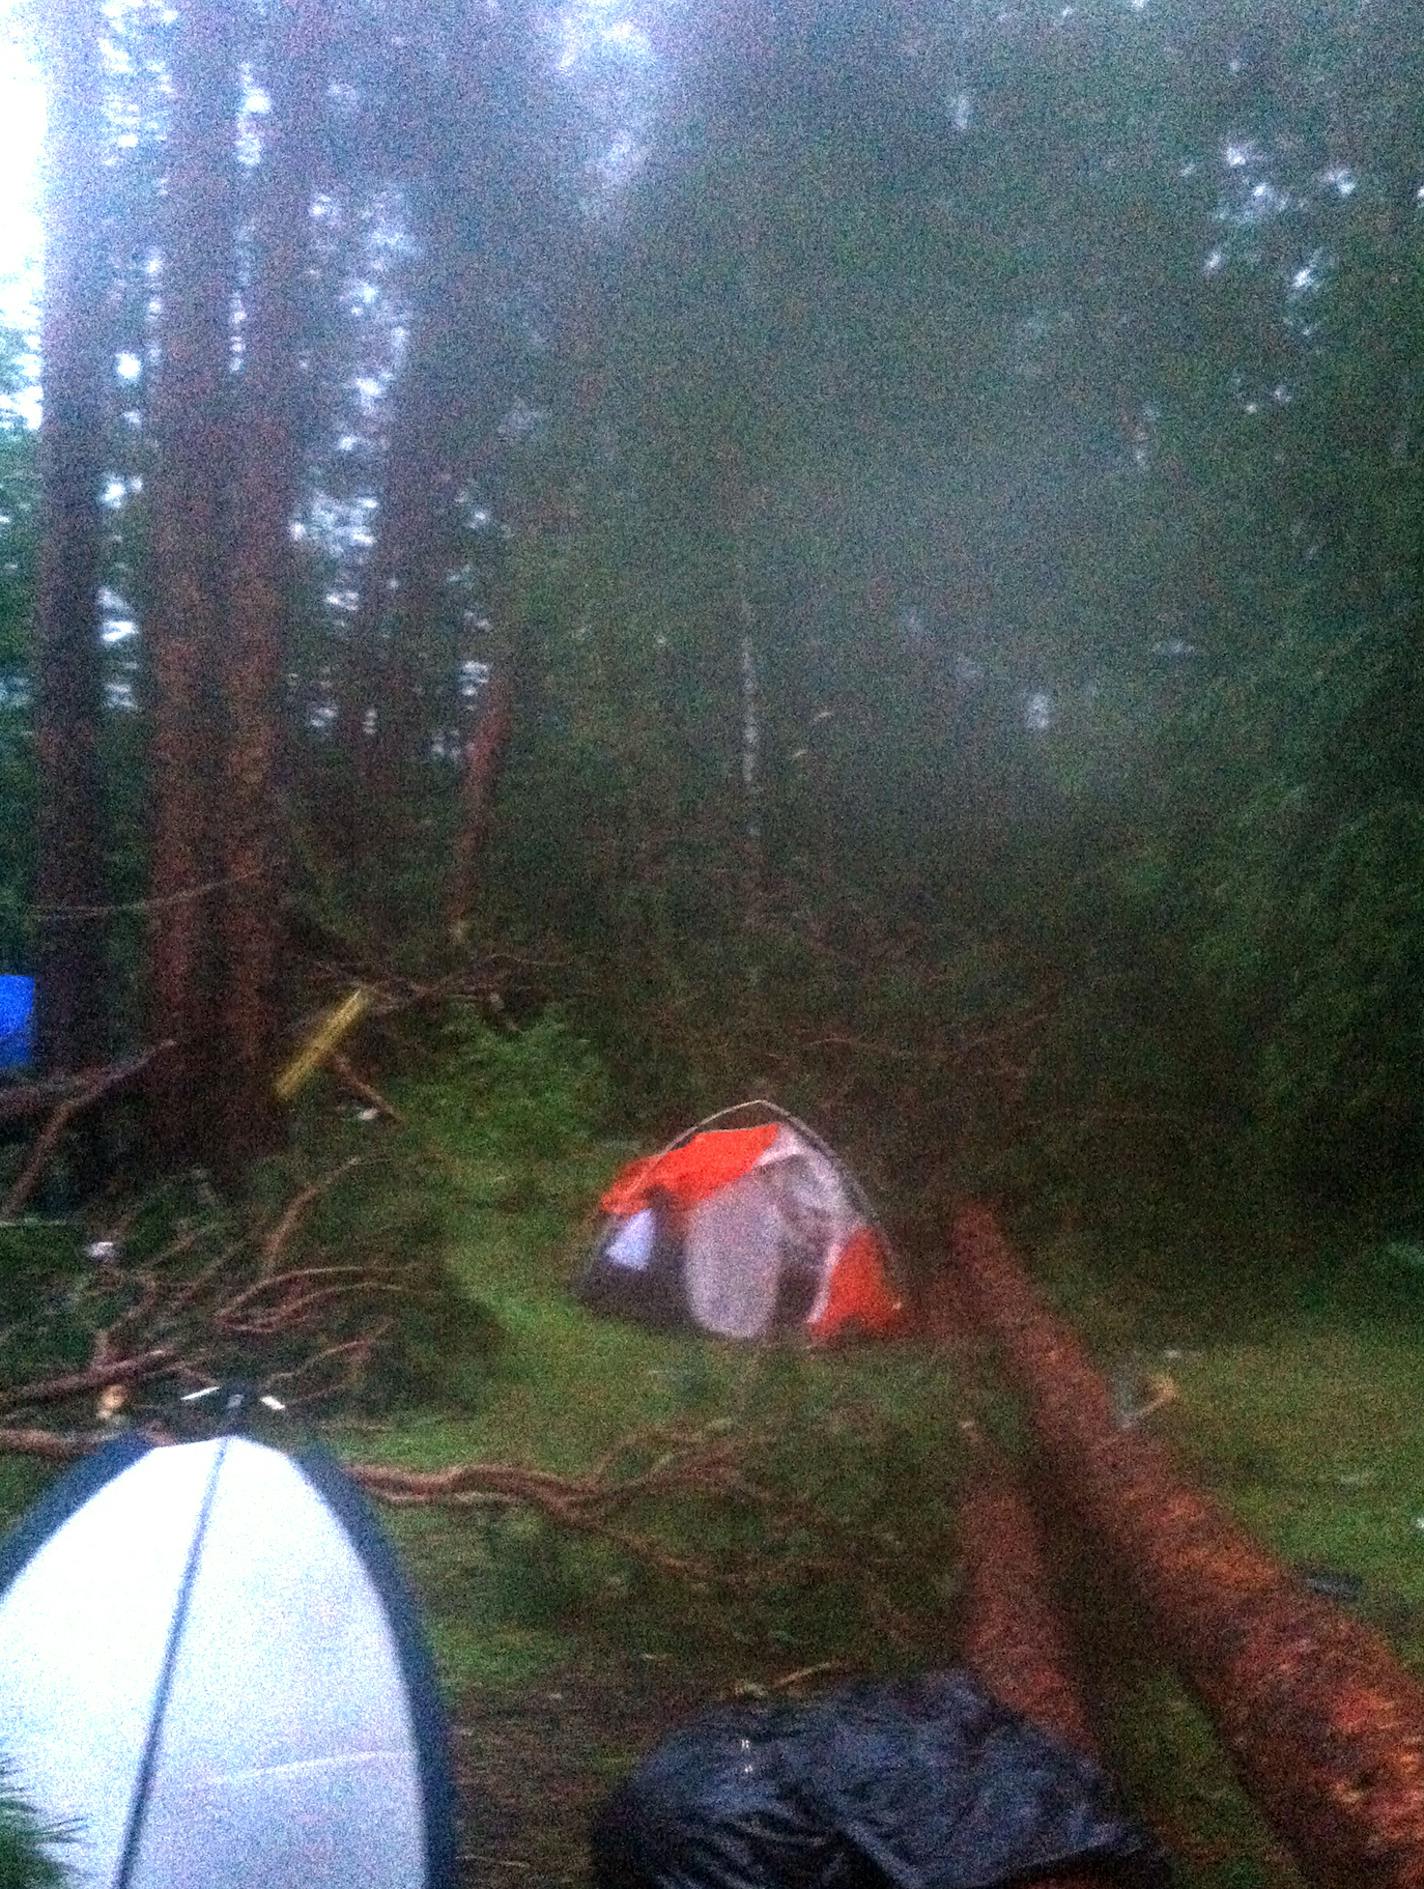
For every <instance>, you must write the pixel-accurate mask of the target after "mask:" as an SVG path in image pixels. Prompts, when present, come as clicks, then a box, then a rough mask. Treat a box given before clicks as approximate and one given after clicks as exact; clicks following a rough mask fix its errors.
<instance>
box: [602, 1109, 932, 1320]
mask: <svg viewBox="0 0 1424 1889" xmlns="http://www.w3.org/2000/svg"><path fill="white" fill-rule="evenodd" d="M734 1123H735V1124H736V1125H735V1126H734V1125H733V1124H734ZM600 1207H601V1209H602V1214H601V1218H600V1220H599V1224H598V1228H597V1231H596V1233H595V1236H594V1244H593V1251H592V1253H591V1255H590V1257H589V1259H588V1262H587V1264H586V1265H585V1267H584V1270H583V1273H582V1275H581V1277H580V1279H579V1281H578V1284H577V1286H576V1288H575V1290H576V1291H577V1293H578V1296H579V1297H580V1298H581V1299H582V1300H583V1301H584V1303H585V1304H587V1305H589V1306H591V1307H592V1308H594V1309H596V1310H598V1311H606V1312H613V1313H616V1314H618V1315H620V1316H623V1317H627V1318H635V1319H640V1320H642V1321H643V1322H645V1323H648V1324H655V1325H664V1326H691V1327H692V1328H693V1329H695V1330H699V1331H704V1332H708V1333H711V1334H713V1335H715V1336H717V1337H721V1338H745V1339H766V1338H773V1337H800V1338H803V1339H805V1340H807V1341H809V1342H811V1343H820V1344H825V1343H829V1342H831V1341H834V1340H838V1339H844V1338H848V1337H851V1336H871V1337H887V1336H889V1335H891V1334H893V1333H894V1332H896V1331H898V1330H900V1329H901V1328H902V1326H903V1324H904V1321H905V1302H904V1298H903V1296H902V1294H901V1291H900V1289H899V1287H898V1285H897V1284H896V1281H895V1276H894V1266H893V1261H892V1258H891V1254H890V1248H889V1243H888V1241H887V1240H886V1238H885V1235H884V1233H883V1232H882V1230H881V1228H880V1226H879V1224H878V1223H877V1221H876V1219H875V1215H874V1213H873V1212H872V1211H871V1208H870V1206H869V1204H868V1202H867V1201H866V1198H865V1195H864V1194H863V1193H862V1191H861V1189H860V1187H859V1186H858V1185H857V1183H856V1181H855V1180H854V1178H853V1177H852V1175H851V1174H850V1173H849V1171H848V1170H847V1169H846V1168H845V1167H844V1166H843V1165H842V1163H841V1162H840V1161H839V1160H838V1159H837V1158H836V1156H835V1155H834V1154H832V1153H831V1151H830V1149H829V1148H828V1147H827V1146H826V1145H825V1143H824V1142H823V1141H822V1140H821V1139H820V1138H819V1136H817V1135H815V1134H813V1133H812V1131H811V1130H810V1129H809V1128H807V1127H806V1125H805V1123H804V1122H799V1121H797V1120H796V1118H795V1117H794V1116H791V1115H788V1114H786V1113H785V1111H784V1110H782V1109H779V1108H777V1107H776V1105H775V1104H774V1103H770V1102H760V1101H758V1102H741V1103H738V1104H737V1105H736V1106H735V1107H734V1108H730V1109H723V1110H722V1111H721V1112H720V1113H719V1114H717V1115H713V1116H709V1118H708V1119H707V1120H706V1121H705V1122H700V1123H699V1124H698V1125H697V1127H696V1128H693V1129H690V1130H689V1131H688V1132H687V1133H686V1134H685V1135H682V1136H680V1137H679V1139H678V1140H676V1141H674V1142H672V1143H671V1144H670V1145H669V1146H668V1147H666V1148H664V1149H663V1150H662V1151H661V1152H660V1153H658V1154H654V1155H648V1156H644V1157H643V1158H642V1159H641V1160H638V1161H635V1162H633V1163H632V1165H631V1166H630V1167H627V1168H625V1169H624V1170H623V1171H622V1173H621V1174H619V1175H618V1176H617V1177H616V1178H615V1179H614V1181H613V1183H612V1185H611V1186H610V1187H609V1188H608V1190H607V1192H606V1193H605V1194H604V1196H603V1198H602V1200H601V1202H600Z"/></svg>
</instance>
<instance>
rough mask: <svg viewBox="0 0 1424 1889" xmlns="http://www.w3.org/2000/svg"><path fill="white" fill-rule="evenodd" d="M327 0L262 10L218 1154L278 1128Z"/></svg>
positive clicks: (230, 688) (231, 630) (226, 646)
mask: <svg viewBox="0 0 1424 1889" xmlns="http://www.w3.org/2000/svg"><path fill="white" fill-rule="evenodd" d="M328 17H329V14H328V8H327V6H326V0H287V4H285V5H284V6H282V7H279V8H277V9H275V11H274V13H273V16H272V18H273V36H272V41H271V44H270V47H269V59H268V68H269V69H268V72H267V74H266V79H267V89H268V93H269V95H270V97H271V100H272V111H271V116H270V117H269V119H268V120H267V123H266V127H265V129H264V138H263V151H262V162H261V166H260V169H259V172H258V188H259V192H260V199H259V208H258V215H257V227H256V230H255V235H254V259H253V276H252V285H251V290H250V294H249V298H248V315H247V323H246V327H245V330H244V333H245V338H246V351H245V354H244V360H243V370H242V375H241V379H240V382H239V394H238V404H239V413H240V418H241V427H240V434H239V442H240V451H239V457H238V460H237V464H236V468H235V479H234V493H233V508H232V516H233V557H232V593H231V606H230V609H229V611H228V616H227V623H226V628H225V634H224V636H223V639H222V642H221V651H220V659H221V680H222V692H223V700H224V707H225V710H226V718H225V719H226V727H227V747H226V753H225V757H224V771H223V787H222V796H221V827H222V861H221V863H222V877H223V879H224V880H225V882H226V888H225V891H224V894H223V898H222V903H221V936H222V947H223V973H224V984H223V1012H224V1015H223V1025H224V1028H223V1039H222V1040H223V1051H224V1055H223V1071H222V1082H221V1085H220V1093H221V1096H222V1134H221V1142H222V1148H223V1152H224V1156H225V1157H226V1158H227V1159H229V1160H231V1159H235V1158H238V1157H240V1156H242V1155H243V1154H245V1153H249V1152H251V1151H252V1150H254V1149H255V1148H258V1147H261V1146H263V1145H266V1144H268V1143H270V1142H271V1141H272V1140H273V1139H274V1138H275V1137H276V1134H277V1109H276V1105H275V1103H274V1101H273V1098H272V1089H271V1079H272V1074H273V1070H274V1068H275V1065H276V1061H277V1053H278V1034H279V1001H278V999H279V989H278V985H279V977H278V966H279V962H280V940H281V928H280V880H281V864H282V852H281V844H280V840H279V831H278V823H277V801H276V796H277V788H278V777H279V767H280V750H281V726H282V715H281V705H282V676H283V664H284V658H285V653H286V650H287V646H288V637H287V618H288V609H289V604H290V598H291V578H292V572H291V543H292V540H291V524H292V516H293V513H294V511H295V508H296V502H297V491H298V484H299V478H300V462H301V454H302V446H303V437H302V435H303V429H302V426H301V423H300V418H299V415H300V412H301V405H302V385H303V374H302V368H301V360H300V356H301V344H302V329H303V314H304V302H305V297H304V295H303V288H304V285H305V283H306V280H307V274H308V269H309V266H310V260H311V202H312V195H313V192H314V189H315V186H316V178H317V170H318V160H319V150H318V143H319V138H320V132H321V122H322V106H323V99H324V96H325V86H326V68H327V49H326V31H327V25H326V23H327V20H328Z"/></svg>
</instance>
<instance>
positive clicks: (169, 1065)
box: [144, 0, 237, 1160]
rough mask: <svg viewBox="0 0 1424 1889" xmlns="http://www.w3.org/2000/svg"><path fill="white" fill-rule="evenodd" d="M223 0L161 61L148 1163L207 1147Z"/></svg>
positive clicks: (225, 348) (225, 245)
mask: <svg viewBox="0 0 1424 1889" xmlns="http://www.w3.org/2000/svg"><path fill="white" fill-rule="evenodd" d="M234 17H235V16H234V13H233V10H232V8H231V7H230V5H229V4H228V0H189V4H188V5H187V6H185V7H184V9H183V10H182V12H181V14H180V15H179V21H178V26H177V29H176V44H175V48H174V55H173V89H174V101H173V116H172V121H171V124H170V127H169V132H168V165H167V180H166V181H167V195H166V201H165V228H164V242H163V276H162V281H161V297H162V308H161V313H160V322H159V329H160V339H161V358H160V361H159V368H158V377H157V383H156V387H155V392H154V407H153V431H154V436H155V443H156V448H157V462H156V465H155V468H154V474H153V479H152V491H153V507H152V532H151V553H150V555H151V572H152V575H151V599H152V601H151V607H150V610H149V614H148V618H147V621H146V623H145V626H144V629H145V638H146V644H147V650H148V657H149V664H150V669H151V683H152V698H153V700H152V709H153V726H152V738H151V742H150V766H151V770H152V775H151V778H152V790H151V799H152V826H151V834H150V845H151V857H150V863H149V889H150V898H151V900H152V916H151V923H150V927H149V937H148V949H149V979H150V1002H151V1005H152V1008H153V1011H154V1019H153V1029H152V1035H153V1036H154V1037H155V1039H157V1038H172V1039H173V1042H174V1047H173V1050H172V1051H171V1052H170V1054H168V1055H167V1056H165V1057H163V1058H161V1059H160V1060H159V1062H158V1063H157V1064H156V1065H155V1077H154V1091H153V1103H154V1107H153V1120H152V1135H153V1142H154V1148H155V1153H156V1154H157V1155H158V1157H159V1158H160V1159H166V1160H181V1159H187V1158H191V1157H192V1156H193V1155H195V1154H197V1153H199V1152H201V1151H203V1149H204V1148H205V1146H206V1145H207V1143H208V1140H209V1129H210V1102H209V1098H210V1096H211V1094H212V1093H213V1091H214V1089H215V1087H216V1084H215V1083H214V1081H213V1074H214V1071H213V1067H212V1054H211V1052H212V1050H213V1047H214V1045H215V1043H216V1040H217V1039H216V1029H215V1022H216V1019H215V1016H214V999H215V989H214V977H213V947H214V938H215V929H216V927H215V911H216V900H215V895H216V893H217V891H218V884H217V881H218V878H219V875H220V860H219V855H218V851H217V847H216V843H215V840H216V836H215V831H214V810H213V787H214V779H215V772H216V768H217V766H218V760H219V755H220V751H221V746H222V735H223V729H222V724H221V720H220V713H219V706H218V703H217V700H216V693H215V689H214V678H215V674H216V665H217V648H218V642H219V637H220V634H221V630H222V627H223V626H222V612H223V609H224V606H225V604H226V601H227V596H228V586H227V583H226V581H225V576H226V564H227V558H226V555H225V554H226V544H225V533H226V519H225V515H224V513H225V508H224V505H223V492H224V485H225V474H226V469H227V466H228V464H229V462H230V457H231V452H232V434H231V425H230V412H229V399H230V382H231V326H230V323H231V296H232V290H233V283H234V256H235V238H234V224H235V201H234V179H233V165H234V149H233V145H234V128H235V123H236V85H237V64H236V57H235V48H234V44H233V22H234Z"/></svg>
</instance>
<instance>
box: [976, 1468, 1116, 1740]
mask: <svg viewBox="0 0 1424 1889" xmlns="http://www.w3.org/2000/svg"><path fill="white" fill-rule="evenodd" d="M959 1539H960V1554H961V1557H962V1559H963V1563H964V1582H965V1594H964V1653H965V1657H966V1658H967V1659H968V1661H969V1663H970V1665H971V1666H973V1667H975V1669H976V1670H977V1671H978V1672H979V1673H980V1674H981V1676H982V1677H983V1679H984V1682H985V1684H986V1685H988V1686H989V1687H990V1688H991V1689H992V1691H993V1692H994V1695H995V1697H996V1698H999V1699H1002V1700H1003V1702H1004V1704H1005V1705H1007V1706H1010V1707H1011V1708H1012V1709H1013V1710H1014V1711H1015V1712H1020V1713H1022V1714H1023V1716H1024V1717H1025V1718H1026V1719H1029V1720H1030V1721H1031V1722H1032V1723H1033V1724H1035V1725H1038V1726H1040V1727H1041V1728H1042V1729H1043V1730H1044V1731H1046V1732H1051V1733H1052V1734H1053V1736H1054V1737H1055V1738H1061V1739H1062V1740H1063V1742H1064V1744H1066V1745H1072V1746H1073V1747H1074V1748H1075V1749H1076V1750H1078V1751H1083V1752H1087V1753H1088V1754H1089V1755H1092V1754H1094V1753H1095V1752H1096V1751H1097V1739H1096V1738H1095V1737H1094V1735H1093V1730H1092V1725H1091V1721H1090V1719H1089V1716H1088V1709H1087V1706H1086V1704H1085V1703H1084V1697H1083V1681H1082V1675H1081V1673H1080V1672H1079V1670H1078V1662H1077V1657H1076V1655H1075V1653H1074V1651H1073V1645H1072V1641H1071V1639H1070V1637H1069V1634H1068V1630H1067V1628H1066V1626H1065V1624H1064V1621H1063V1615H1062V1613H1061V1611H1060V1609H1059V1607H1058V1604H1057V1602H1056V1600H1055V1599H1054V1596H1053V1584H1052V1582H1051V1580H1050V1578H1049V1574H1048V1569H1047V1566H1046V1564H1045V1562H1044V1558H1043V1544H1042V1541H1041V1539H1040V1536H1039V1531H1038V1524H1037V1522H1036V1521H1035V1520H1034V1516H1033V1510H1032V1509H1031V1508H1030V1507H1029V1504H1028V1501H1027V1499H1026V1498H1025V1496H1024V1493H1023V1491H1022V1489H1020V1488H1019V1486H1018V1484H1017V1483H1016V1482H1015V1481H1013V1480H1012V1478H1011V1477H1010V1475H1009V1472H1008V1471H1007V1470H1006V1469H1005V1468H1004V1466H1003V1464H1002V1463H998V1462H993V1461H991V1460H989V1459H988V1458H987V1456H986V1457H985V1458H984V1459H983V1460H981V1461H980V1462H979V1463H977V1464H976V1465H975V1469H974V1472H973V1473H972V1474H971V1476H970V1479H969V1481H968V1484H967V1486H966V1489H965V1495H964V1500H963V1502H962V1503H961V1505H960V1510H959Z"/></svg>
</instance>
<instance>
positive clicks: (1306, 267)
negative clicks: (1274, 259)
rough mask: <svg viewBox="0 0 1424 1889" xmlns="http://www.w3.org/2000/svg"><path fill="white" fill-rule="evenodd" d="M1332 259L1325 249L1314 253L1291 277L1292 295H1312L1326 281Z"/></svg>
mask: <svg viewBox="0 0 1424 1889" xmlns="http://www.w3.org/2000/svg"><path fill="white" fill-rule="evenodd" d="M1329 262H1330V259H1329V257H1328V256H1327V255H1326V253H1325V251H1324V250H1323V249H1317V250H1314V251H1312V253H1311V254H1310V256H1309V257H1307V259H1306V260H1305V261H1304V262H1303V263H1302V264H1301V265H1300V267H1299V268H1298V269H1297V270H1296V271H1295V272H1294V274H1293V275H1292V276H1291V282H1290V286H1291V294H1292V295H1310V294H1312V293H1313V292H1314V291H1315V290H1316V289H1318V288H1319V287H1320V285H1321V283H1322V282H1323V281H1324V280H1325V274H1326V270H1327V269H1328V268H1329Z"/></svg>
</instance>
